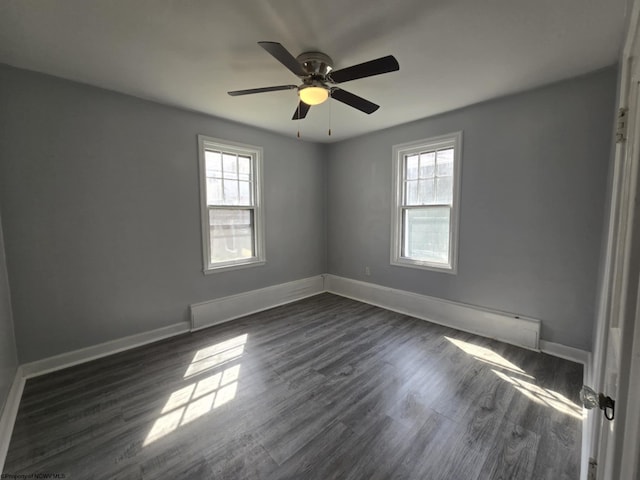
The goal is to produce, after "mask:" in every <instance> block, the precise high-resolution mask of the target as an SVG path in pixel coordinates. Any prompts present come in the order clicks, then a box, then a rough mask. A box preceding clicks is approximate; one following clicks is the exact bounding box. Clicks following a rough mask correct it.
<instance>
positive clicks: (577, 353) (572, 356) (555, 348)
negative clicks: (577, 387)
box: [540, 340, 591, 378]
mask: <svg viewBox="0 0 640 480" xmlns="http://www.w3.org/2000/svg"><path fill="white" fill-rule="evenodd" d="M540 351H541V352H542V353H548V354H549V355H553V356H554V357H559V358H564V359H565V360H571V361H572V362H576V363H581V364H582V365H584V369H585V370H584V371H585V376H587V378H588V377H590V372H589V369H590V366H591V365H590V361H589V359H590V355H591V354H590V353H589V352H587V351H585V350H580V349H579V348H574V347H567V346H566V345H562V344H560V343H554V342H548V341H547V340H540Z"/></svg>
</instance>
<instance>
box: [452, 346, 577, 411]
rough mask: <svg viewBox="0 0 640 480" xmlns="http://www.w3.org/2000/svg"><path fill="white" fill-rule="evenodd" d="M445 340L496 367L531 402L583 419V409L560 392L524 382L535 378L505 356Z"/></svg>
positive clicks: (485, 349)
mask: <svg viewBox="0 0 640 480" xmlns="http://www.w3.org/2000/svg"><path fill="white" fill-rule="evenodd" d="M445 338H446V339H447V340H448V341H449V342H451V343H452V344H453V345H455V346H456V347H458V348H459V349H460V350H462V351H463V352H465V353H467V354H469V355H470V356H472V357H473V358H475V359H476V360H479V361H481V362H484V363H488V364H490V365H492V366H493V367H496V368H492V369H491V371H492V372H493V373H495V374H496V375H497V376H498V377H500V378H501V379H502V380H504V381H506V382H508V383H510V384H511V385H513V387H514V388H515V389H516V390H517V391H518V392H520V393H522V394H523V395H524V396H526V397H527V398H529V399H530V400H532V401H534V402H536V403H538V404H541V405H545V406H547V407H551V408H554V409H556V410H557V411H559V412H560V413H563V414H565V415H570V416H572V417H574V418H577V419H582V415H583V412H582V407H580V406H579V405H577V404H576V403H574V402H572V401H571V400H569V399H568V398H567V397H565V396H564V395H562V394H560V393H558V392H554V391H553V390H549V389H548V388H542V387H540V386H539V385H536V384H535V383H531V382H530V381H527V380H524V378H526V379H528V380H535V377H533V376H531V375H529V374H527V373H526V372H525V371H524V370H522V369H521V368H520V367H518V366H517V365H515V364H514V363H512V362H510V361H509V360H507V359H506V358H504V357H503V356H501V355H499V354H497V353H496V352H494V351H493V350H491V349H489V348H486V347H481V346H479V345H474V344H472V343H469V342H465V341H462V340H458V339H455V338H450V337H445ZM498 369H500V370H498ZM505 371H506V373H505Z"/></svg>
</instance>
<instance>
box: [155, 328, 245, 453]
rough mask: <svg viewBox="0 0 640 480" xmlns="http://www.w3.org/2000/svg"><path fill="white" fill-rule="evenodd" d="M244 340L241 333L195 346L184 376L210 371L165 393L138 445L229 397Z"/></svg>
mask: <svg viewBox="0 0 640 480" xmlns="http://www.w3.org/2000/svg"><path fill="white" fill-rule="evenodd" d="M246 342H247V335H246V334H245V335H239V336H237V337H234V338H232V339H230V340H226V341H224V342H220V343H217V344H215V345H212V346H210V347H206V348H203V349H201V350H198V352H196V354H195V355H194V357H193V360H192V362H191V364H190V365H189V367H188V368H187V371H186V373H185V375H184V378H190V377H194V376H196V375H202V374H203V373H205V372H210V375H207V376H205V377H204V378H201V379H199V380H197V381H194V382H192V383H189V384H188V385H186V386H184V387H182V388H180V389H178V390H176V391H174V392H173V393H172V394H171V395H170V396H169V399H168V400H167V403H166V404H165V405H164V407H163V408H162V410H161V412H160V414H161V416H160V417H159V418H158V419H157V420H156V421H155V422H154V424H153V427H151V430H150V432H149V434H148V435H147V437H146V438H145V440H144V443H143V444H142V446H147V445H149V444H150V443H152V442H154V441H156V440H158V439H160V438H162V437H164V436H166V435H168V434H170V433H171V432H173V431H175V430H176V429H177V428H179V427H182V426H183V425H186V424H188V423H189V422H192V421H193V420H195V419H197V418H199V417H201V416H203V415H206V414H207V413H209V412H211V411H212V410H214V409H216V408H218V407H220V406H222V405H224V404H225V403H227V402H229V401H231V400H233V399H234V398H235V396H236V391H237V388H238V378H239V377H240V367H241V365H240V363H238V361H239V359H240V357H241V356H242V354H243V353H244V346H245V344H246ZM213 372H215V373H213Z"/></svg>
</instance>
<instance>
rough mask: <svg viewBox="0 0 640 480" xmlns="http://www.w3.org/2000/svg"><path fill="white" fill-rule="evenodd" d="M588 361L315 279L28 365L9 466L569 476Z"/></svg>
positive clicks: (289, 474) (168, 472) (87, 471)
mask: <svg viewBox="0 0 640 480" xmlns="http://www.w3.org/2000/svg"><path fill="white" fill-rule="evenodd" d="M581 384H582V366H580V365H577V364H574V363H571V362H567V361H565V360H560V359H557V358H553V357H550V356H548V355H543V354H539V353H535V352H531V351H527V350H523V349H520V348H516V347H513V346H509V345H506V344H503V343H500V342H496V341H492V340H488V339H485V338H481V337H477V336H474V335H471V334H467V333H462V332H458V331H455V330H451V329H448V328H445V327H441V326H437V325H433V324H430V323H428V322H425V321H422V320H416V319H413V318H410V317H407V316H404V315H400V314H397V313H393V312H389V311H386V310H382V309H380V308H376V307H373V306H370V305H366V304H362V303H359V302H355V301H351V300H348V299H344V298H340V297H337V296H333V295H330V294H323V295H319V296H316V297H313V298H309V299H306V300H303V301H300V302H297V303H294V304H290V305H286V306H283V307H279V308H276V309H273V310H269V311H267V312H262V313H258V314H255V315H251V316H248V317H245V318H242V319H239V320H236V321H233V322H230V323H227V324H225V325H221V326H218V327H214V328H210V329H207V330H204V331H200V332H198V333H195V334H187V335H182V336H179V337H175V338H173V339H170V340H166V341H162V342H158V343H155V344H152V345H149V346H145V347H141V348H138V349H135V350H130V351H128V352H124V353H120V354H117V355H113V356H111V357H108V358H104V359H100V360H96V361H93V362H90V363H86V364H83V365H79V366H76V367H72V368H68V369H65V370H63V371H59V372H56V373H52V374H49V375H46V376H42V377H38V378H35V379H32V380H29V381H28V382H27V384H26V387H25V391H24V396H23V399H22V403H21V406H20V411H19V414H18V418H17V421H16V425H15V429H14V433H13V437H12V441H11V445H10V448H9V453H8V456H7V460H6V463H5V467H4V472H5V473H9V474H26V473H64V474H66V477H67V478H74V479H129V478H131V479H136V478H149V479H161V478H162V479H165V478H167V479H168V478H171V479H181V478H187V479H199V478H202V479H216V480H220V479H234V480H237V479H258V478H260V479H322V480H327V479H367V480H368V479H434V480H447V479H451V480H473V479H517V480H526V479H535V480H541V479H553V480H562V479H577V478H578V476H579V475H578V471H579V468H578V464H579V456H580V438H581V421H580V416H581V410H580V408H579V407H578V406H577V404H578V399H577V392H578V389H579V387H580V385H581Z"/></svg>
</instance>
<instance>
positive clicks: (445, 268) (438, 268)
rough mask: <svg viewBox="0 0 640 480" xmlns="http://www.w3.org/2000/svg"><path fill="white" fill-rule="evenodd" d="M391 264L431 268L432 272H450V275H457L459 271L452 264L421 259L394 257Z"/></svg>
mask: <svg viewBox="0 0 640 480" xmlns="http://www.w3.org/2000/svg"><path fill="white" fill-rule="evenodd" d="M391 265H394V266H396V267H409V268H417V269H420V270H429V271H432V272H439V273H448V274H450V275H456V274H457V273H458V269H457V268H456V267H455V266H452V265H443V264H440V263H430V262H423V261H420V260H410V259H408V258H401V259H393V260H391Z"/></svg>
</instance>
